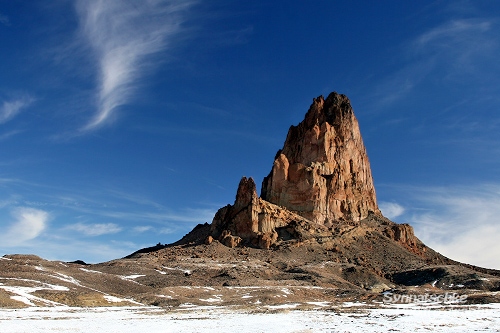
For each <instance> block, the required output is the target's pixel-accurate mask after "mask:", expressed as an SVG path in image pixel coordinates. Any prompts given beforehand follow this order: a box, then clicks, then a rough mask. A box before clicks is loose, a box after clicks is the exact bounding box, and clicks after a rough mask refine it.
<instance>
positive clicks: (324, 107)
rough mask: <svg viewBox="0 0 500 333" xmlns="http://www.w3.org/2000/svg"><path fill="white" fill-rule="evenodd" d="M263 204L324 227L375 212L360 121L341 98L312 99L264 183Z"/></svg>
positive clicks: (331, 96) (370, 176)
mask: <svg viewBox="0 0 500 333" xmlns="http://www.w3.org/2000/svg"><path fill="white" fill-rule="evenodd" d="M262 199H264V200H267V201H269V202H271V203H274V204H276V205H279V206H283V207H286V208H287V209H289V210H291V211H294V212H296V213H297V214H300V215H301V216H303V217H305V218H307V219H309V220H311V221H313V222H316V223H320V224H325V225H332V224H335V223H336V222H338V221H350V222H358V221H360V220H362V219H364V218H366V217H367V216H368V213H369V212H370V211H371V212H375V213H379V209H378V206H377V200H376V197H375V188H374V186H373V179H372V174H371V170H370V163H369V161H368V156H367V154H366V149H365V146H364V144H363V140H362V138H361V133H360V131H359V126H358V121H357V119H356V117H355V116H354V113H353V110H352V108H351V104H350V102H349V99H348V98H347V97H346V96H345V95H339V94H337V93H335V92H334V93H331V94H330V95H329V96H328V98H327V99H326V100H325V99H323V96H320V97H318V98H315V99H314V100H313V104H312V105H311V107H310V108H309V111H308V112H307V114H306V116H305V119H304V120H303V121H302V122H301V123H300V124H299V125H298V126H292V127H290V130H289V131H288V136H287V138H286V141H285V144H284V146H283V149H281V150H280V151H278V153H277V154H276V158H275V160H274V164H273V168H272V170H271V173H270V174H269V176H267V177H266V178H265V179H264V181H263V183H262Z"/></svg>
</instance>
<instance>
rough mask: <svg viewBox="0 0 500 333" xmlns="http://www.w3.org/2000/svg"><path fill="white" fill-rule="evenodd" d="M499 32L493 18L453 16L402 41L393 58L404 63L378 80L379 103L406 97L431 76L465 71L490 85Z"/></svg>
mask: <svg viewBox="0 0 500 333" xmlns="http://www.w3.org/2000/svg"><path fill="white" fill-rule="evenodd" d="M499 32H500V31H499V26H498V24H497V22H496V21H494V20H492V19H490V18H470V19H451V20H448V21H445V22H442V23H441V24H438V25H436V26H435V27H432V28H430V29H427V30H426V31H423V32H422V33H421V34H419V35H417V36H415V37H414V38H413V39H411V40H409V41H408V42H406V43H403V44H402V45H401V47H400V51H399V52H395V54H396V55H397V56H396V57H394V58H393V60H392V61H395V62H396V61H397V62H401V65H400V66H398V67H397V68H398V69H397V70H396V71H394V72H389V73H388V74H387V75H384V76H383V77H382V79H381V80H380V81H379V82H378V83H377V84H376V88H375V92H374V94H375V95H376V98H375V99H376V100H377V101H378V104H379V105H378V107H379V108H385V107H387V106H388V105H390V104H392V103H394V102H397V101H399V100H401V99H403V98H405V97H407V96H408V95H410V94H411V93H413V92H414V91H415V90H417V89H418V88H420V87H421V86H422V85H423V84H425V83H426V82H428V81H427V80H428V79H429V78H430V77H432V78H433V80H436V78H439V80H441V81H447V80H448V81H451V80H457V78H462V79H464V75H466V77H467V79H466V80H467V81H469V80H471V79H473V78H475V79H479V81H478V84H483V85H486V86H487V85H488V84H489V83H488V82H489V81H488V80H487V79H486V78H487V77H488V76H489V74H490V73H492V68H491V67H490V66H491V64H496V63H497V62H496V59H497V58H498V56H499V55H500V45H499V40H498V37H497V36H498V33H499ZM484 64H487V66H484ZM494 79H496V78H494Z"/></svg>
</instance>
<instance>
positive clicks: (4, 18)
mask: <svg viewBox="0 0 500 333" xmlns="http://www.w3.org/2000/svg"><path fill="white" fill-rule="evenodd" d="M0 23H1V24H3V25H6V26H9V25H10V20H9V17H8V16H6V15H3V14H2V13H0Z"/></svg>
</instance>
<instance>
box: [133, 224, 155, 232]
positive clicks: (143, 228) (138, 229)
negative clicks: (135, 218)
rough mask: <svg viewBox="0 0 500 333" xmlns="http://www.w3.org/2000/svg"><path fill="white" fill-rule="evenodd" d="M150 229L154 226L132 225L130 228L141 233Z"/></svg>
mask: <svg viewBox="0 0 500 333" xmlns="http://www.w3.org/2000/svg"><path fill="white" fill-rule="evenodd" d="M151 230H154V228H153V227H152V226H150V225H145V226H138V227H134V228H133V229H132V231H133V232H137V233H143V232H147V231H151Z"/></svg>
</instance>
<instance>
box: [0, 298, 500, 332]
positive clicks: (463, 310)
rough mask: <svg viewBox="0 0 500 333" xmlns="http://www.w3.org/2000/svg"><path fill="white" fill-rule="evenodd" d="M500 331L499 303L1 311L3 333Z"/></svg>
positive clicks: (0, 319) (50, 308) (0, 321)
mask: <svg viewBox="0 0 500 333" xmlns="http://www.w3.org/2000/svg"><path fill="white" fill-rule="evenodd" d="M230 331H231V332H234V331H236V332H389V331H390V332H500V304H487V305H477V306H459V307H456V308H444V307H443V308H427V309H426V308H423V307H412V306H402V307H388V308H370V309H360V308H359V307H355V308H354V307H351V308H350V309H349V308H347V307H336V308H331V309H330V310H325V309H318V310H312V311H301V310H293V309H290V310H282V311H268V312H245V311H241V310H235V309H231V308H228V307H217V306H204V307H199V306H198V307H186V308H185V309H183V310H175V311H168V310H165V309H161V308H155V307H105V308H102V307H101V308H71V307H31V308H25V309H16V310H14V309H10V310H9V309H1V310H0V332H2V333H10V332H16V333H20V332H30V333H37V332H92V333H95V332H150V333H152V332H217V333H220V332H230Z"/></svg>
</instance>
